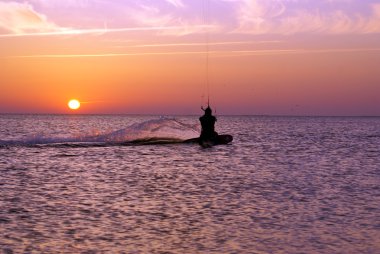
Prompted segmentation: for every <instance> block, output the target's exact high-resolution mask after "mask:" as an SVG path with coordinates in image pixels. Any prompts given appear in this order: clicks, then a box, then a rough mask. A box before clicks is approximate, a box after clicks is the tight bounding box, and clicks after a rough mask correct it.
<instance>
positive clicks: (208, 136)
mask: <svg viewBox="0 0 380 254" xmlns="http://www.w3.org/2000/svg"><path fill="white" fill-rule="evenodd" d="M202 109H203V108H202ZM203 110H204V112H205V113H204V115H203V116H201V117H200V118H199V121H200V122H201V126H202V131H201V135H200V137H199V143H203V142H216V139H217V137H218V133H217V132H216V131H215V122H216V117H215V116H213V115H212V110H211V108H210V106H209V105H208V106H207V108H206V109H203Z"/></svg>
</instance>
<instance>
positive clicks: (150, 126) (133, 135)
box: [0, 118, 199, 147]
mask: <svg viewBox="0 0 380 254" xmlns="http://www.w3.org/2000/svg"><path fill="white" fill-rule="evenodd" d="M197 136H199V126H197V125H190V124H186V123H183V122H180V121H179V120H177V119H175V118H160V119H153V120H148V121H145V122H141V123H135V124H132V125H130V126H128V127H126V128H124V129H120V130H117V131H113V132H109V133H102V134H97V135H82V136H81V135H80V136H76V137H57V136H51V137H49V136H45V135H40V134H38V135H33V136H32V137H30V138H26V139H23V140H12V141H0V146H3V147H5V146H12V145H19V146H34V145H68V146H71V145H78V144H80V145H88V146H92V145H114V144H115V145H117V144H121V143H125V144H126V143H139V142H141V143H144V142H145V143H146V142H147V141H152V142H153V143H159V142H160V141H162V142H166V143H171V142H173V143H175V142H181V141H184V140H186V139H191V138H195V137H197Z"/></svg>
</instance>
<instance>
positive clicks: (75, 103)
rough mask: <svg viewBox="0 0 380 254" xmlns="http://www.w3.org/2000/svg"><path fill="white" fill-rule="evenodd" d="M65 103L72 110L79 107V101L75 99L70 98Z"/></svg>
mask: <svg viewBox="0 0 380 254" xmlns="http://www.w3.org/2000/svg"><path fill="white" fill-rule="evenodd" d="M67 105H68V106H69V108H70V109H72V110H77V109H79V108H80V102H79V101H78V100H76V99H72V100H70V101H69V102H68V103H67Z"/></svg>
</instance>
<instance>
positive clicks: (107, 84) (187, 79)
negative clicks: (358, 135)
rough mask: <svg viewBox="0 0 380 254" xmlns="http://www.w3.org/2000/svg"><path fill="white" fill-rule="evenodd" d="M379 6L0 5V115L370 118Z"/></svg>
mask: <svg viewBox="0 0 380 254" xmlns="http://www.w3.org/2000/svg"><path fill="white" fill-rule="evenodd" d="M379 67H380V0H376V1H375V0H318V1H315V0H154V1H153V0H128V1H127V0H65V1H61V0H20V1H16V0H0V113H59V114H61V113H70V112H71V111H70V109H68V107H67V102H68V101H69V100H70V99H73V98H75V99H78V100H79V101H81V103H82V106H81V108H80V109H79V110H77V111H75V113H81V114H97V113H106V114H159V115H170V114H180V115H183V114H201V113H202V111H201V110H200V107H201V106H202V105H203V106H205V105H206V104H207V98H208V97H209V98H210V103H211V106H212V108H213V109H216V111H217V114H219V115H229V114H234V115H342V116H350V115H352V116H380V71H379V70H380V68H379Z"/></svg>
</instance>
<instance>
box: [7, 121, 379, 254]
mask: <svg viewBox="0 0 380 254" xmlns="http://www.w3.org/2000/svg"><path fill="white" fill-rule="evenodd" d="M157 119H158V118H157V117H149V116H144V117H141V116H134V117H133V116H49V115H39V116H38V115H27V116H24V115H2V116H0V192H1V195H0V252H1V251H2V252H4V253H380V219H379V218H380V205H379V204H380V156H379V155H380V118H338V117H335V118H333V117H331V118H328V117H315V118H312V117H299V118H297V117H223V116H220V117H219V118H218V122H217V130H218V132H219V133H220V134H232V135H233V136H234V141H233V142H232V144H230V145H226V146H216V147H213V148H209V149H202V148H200V147H199V146H198V145H196V144H179V143H173V144H163V145H109V143H107V144H104V145H98V143H96V144H97V145H91V142H94V141H96V142H99V141H101V142H105V141H107V142H110V141H111V143H112V141H123V140H122V139H123V138H125V140H126V141H130V140H132V139H134V138H136V139H137V138H144V137H154V136H155V135H158V136H160V135H161V136H162V135H164V136H165V137H167V136H168V135H169V136H170V137H171V138H175V139H186V138H190V137H192V135H196V133H197V130H198V129H199V127H198V126H195V125H196V124H197V121H198V120H197V117H176V118H175V119H158V120H157ZM81 142H85V143H86V146H70V144H71V143H81ZM89 143H90V144H89ZM94 144H95V143H94Z"/></svg>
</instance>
